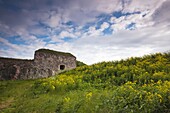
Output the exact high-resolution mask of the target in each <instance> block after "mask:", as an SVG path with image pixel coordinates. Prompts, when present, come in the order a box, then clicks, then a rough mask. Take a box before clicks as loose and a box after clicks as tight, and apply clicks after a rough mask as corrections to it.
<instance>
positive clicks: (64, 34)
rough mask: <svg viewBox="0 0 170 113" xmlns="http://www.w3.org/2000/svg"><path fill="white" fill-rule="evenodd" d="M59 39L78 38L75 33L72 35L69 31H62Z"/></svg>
mask: <svg viewBox="0 0 170 113" xmlns="http://www.w3.org/2000/svg"><path fill="white" fill-rule="evenodd" d="M59 37H60V38H65V37H69V38H75V37H76V36H75V35H74V34H73V33H70V32H68V31H62V32H61V33H60V34H59Z"/></svg>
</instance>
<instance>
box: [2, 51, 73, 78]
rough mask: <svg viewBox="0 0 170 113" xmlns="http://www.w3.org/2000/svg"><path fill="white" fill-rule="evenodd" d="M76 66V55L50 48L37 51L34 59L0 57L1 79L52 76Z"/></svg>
mask: <svg viewBox="0 0 170 113" xmlns="http://www.w3.org/2000/svg"><path fill="white" fill-rule="evenodd" d="M74 68H76V57H75V56H73V55H72V54H70V53H63V52H57V51H53V50H48V49H39V50H37V51H35V54H34V59H33V60H22V59H12V58H1V57H0V80H10V79H36V78H44V77H50V76H53V75H55V74H57V73H60V72H62V71H63V70H70V69H74Z"/></svg>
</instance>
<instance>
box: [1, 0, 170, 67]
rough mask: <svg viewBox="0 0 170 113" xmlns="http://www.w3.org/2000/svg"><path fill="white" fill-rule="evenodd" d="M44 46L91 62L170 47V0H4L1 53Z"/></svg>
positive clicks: (18, 54)
mask: <svg viewBox="0 0 170 113" xmlns="http://www.w3.org/2000/svg"><path fill="white" fill-rule="evenodd" d="M40 48H46V49H52V50H56V51H63V52H70V53H72V54H73V55H75V56H76V57H77V60H79V61H82V62H84V63H86V64H93V63H98V62H102V61H114V60H120V59H126V58H128V57H131V56H134V57H136V56H143V55H146V54H151V53H156V52H166V51H169V50H170V0H0V56H1V57H9V58H21V59H33V58H34V51H35V50H37V49H40Z"/></svg>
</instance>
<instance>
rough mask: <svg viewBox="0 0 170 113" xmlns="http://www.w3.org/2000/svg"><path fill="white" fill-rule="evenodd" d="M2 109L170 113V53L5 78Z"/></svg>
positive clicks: (62, 112)
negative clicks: (27, 77) (24, 78)
mask: <svg viewBox="0 0 170 113" xmlns="http://www.w3.org/2000/svg"><path fill="white" fill-rule="evenodd" d="M0 91H1V92H0V112H2V113H9V112H14V113H32V112H36V113H41V112H43V113H76V112H78V113H170V53H164V54H161V53H157V54H153V55H147V56H144V57H142V58H129V59H126V60H121V61H114V62H102V63H98V64H94V65H91V66H87V65H85V66H80V67H78V68H76V69H74V70H71V71H67V72H63V73H61V74H59V75H57V76H55V77H50V78H46V79H39V80H29V81H28V80H27V81H1V82H0Z"/></svg>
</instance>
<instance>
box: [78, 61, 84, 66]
mask: <svg viewBox="0 0 170 113" xmlns="http://www.w3.org/2000/svg"><path fill="white" fill-rule="evenodd" d="M76 65H77V67H80V66H85V65H86V64H85V63H83V62H81V61H76Z"/></svg>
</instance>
